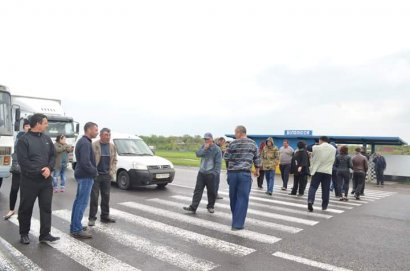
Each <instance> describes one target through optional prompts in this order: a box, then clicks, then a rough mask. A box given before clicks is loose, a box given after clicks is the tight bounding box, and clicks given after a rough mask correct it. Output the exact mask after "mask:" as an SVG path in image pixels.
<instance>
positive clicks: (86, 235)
mask: <svg viewBox="0 0 410 271" xmlns="http://www.w3.org/2000/svg"><path fill="white" fill-rule="evenodd" d="M71 236H72V237H74V238H76V239H91V238H93V236H92V235H91V234H90V233H89V232H88V231H80V232H76V233H71Z"/></svg>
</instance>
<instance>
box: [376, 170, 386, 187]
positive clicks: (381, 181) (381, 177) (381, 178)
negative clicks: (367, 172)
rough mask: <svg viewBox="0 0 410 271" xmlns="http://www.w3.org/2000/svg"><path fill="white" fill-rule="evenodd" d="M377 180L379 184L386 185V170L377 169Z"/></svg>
mask: <svg viewBox="0 0 410 271" xmlns="http://www.w3.org/2000/svg"><path fill="white" fill-rule="evenodd" d="M376 178H377V184H378V185H379V184H381V185H384V170H383V169H377V170H376Z"/></svg>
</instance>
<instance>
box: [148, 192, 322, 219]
mask: <svg viewBox="0 0 410 271" xmlns="http://www.w3.org/2000/svg"><path fill="white" fill-rule="evenodd" d="M172 197H173V198H176V199H181V200H185V201H188V202H190V201H191V198H189V197H184V196H172ZM150 201H155V202H158V203H164V204H169V205H171V204H172V205H173V206H180V205H179V203H175V204H173V202H172V201H164V200H161V199H150ZM215 206H216V207H218V208H222V209H225V210H229V211H230V210H231V207H230V206H229V205H227V204H221V203H215ZM248 214H254V215H259V216H263V217H267V218H273V219H278V220H283V221H288V222H293V223H298V224H303V225H308V226H314V225H316V224H317V223H319V221H314V220H308V219H303V218H297V217H293V216H287V215H280V214H275V213H268V212H263V211H258V210H254V209H248Z"/></svg>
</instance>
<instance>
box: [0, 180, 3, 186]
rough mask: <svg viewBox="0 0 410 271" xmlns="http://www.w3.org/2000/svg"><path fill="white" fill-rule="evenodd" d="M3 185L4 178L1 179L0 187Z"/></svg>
mask: <svg viewBox="0 0 410 271" xmlns="http://www.w3.org/2000/svg"><path fill="white" fill-rule="evenodd" d="M2 184H3V178H0V187H1V185H2Z"/></svg>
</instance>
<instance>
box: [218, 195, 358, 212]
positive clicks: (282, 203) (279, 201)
mask: <svg viewBox="0 0 410 271" xmlns="http://www.w3.org/2000/svg"><path fill="white" fill-rule="evenodd" d="M219 193H220V194H222V195H229V193H225V192H219ZM249 199H251V200H256V201H262V202H267V203H276V204H280V205H286V206H292V207H297V208H303V209H307V204H299V203H293V202H287V201H281V200H274V199H265V198H259V197H254V196H250V197H249ZM348 208H349V209H352V208H350V207H348ZM326 212H329V213H336V214H341V213H344V211H342V210H337V209H331V208H328V209H327V210H326Z"/></svg>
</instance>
